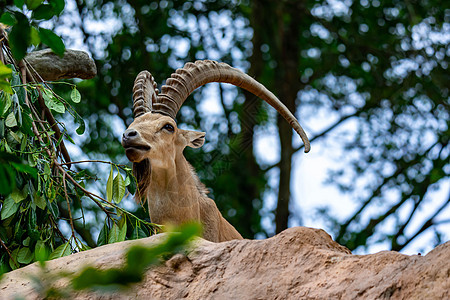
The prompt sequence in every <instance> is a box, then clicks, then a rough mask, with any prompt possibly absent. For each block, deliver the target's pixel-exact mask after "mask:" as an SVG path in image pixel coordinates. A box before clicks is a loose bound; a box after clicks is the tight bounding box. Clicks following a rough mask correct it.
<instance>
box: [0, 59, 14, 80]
mask: <svg viewBox="0 0 450 300" xmlns="http://www.w3.org/2000/svg"><path fill="white" fill-rule="evenodd" d="M11 76H12V70H11V68H10V67H8V66H6V65H4V64H3V63H2V62H0V78H2V79H4V78H11Z"/></svg>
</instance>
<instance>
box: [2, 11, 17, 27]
mask: <svg viewBox="0 0 450 300" xmlns="http://www.w3.org/2000/svg"><path fill="white" fill-rule="evenodd" d="M0 23H3V24H5V25H8V26H13V25H14V24H16V18H14V16H13V15H12V14H11V13H9V12H4V13H3V14H2V16H1V17H0Z"/></svg>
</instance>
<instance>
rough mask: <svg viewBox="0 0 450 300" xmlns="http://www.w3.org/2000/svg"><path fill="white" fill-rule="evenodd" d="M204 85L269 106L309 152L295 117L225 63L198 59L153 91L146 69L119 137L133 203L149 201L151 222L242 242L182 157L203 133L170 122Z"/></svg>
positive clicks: (200, 142) (200, 140)
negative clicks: (237, 90)
mask: <svg viewBox="0 0 450 300" xmlns="http://www.w3.org/2000/svg"><path fill="white" fill-rule="evenodd" d="M209 82H225V83H231V84H233V85H235V86H238V87H241V88H244V89H246V90H248V91H249V92H251V93H253V94H255V95H256V96H258V97H260V98H262V99H263V100H265V101H266V102H267V103H269V104H270V105H271V106H272V107H274V108H275V109H276V110H277V111H278V112H279V113H280V114H281V115H282V116H283V117H284V118H285V119H286V120H287V121H288V122H289V124H290V125H291V126H292V127H293V128H294V130H295V131H296V132H297V133H298V134H299V135H300V137H301V138H302V140H303V143H304V144H305V152H308V151H309V148H310V146H309V141H308V138H307V136H306V134H305V132H304V131H303V129H302V127H301V126H300V124H299V123H298V121H297V119H296V118H295V117H294V116H293V115H292V113H291V112H290V111H289V110H288V109H287V108H286V106H285V105H284V104H283V103H282V102H281V101H280V100H278V98H277V97H275V95H274V94H272V93H271V92H270V91H269V90H267V89H266V88H265V87H264V86H263V85H262V84H260V83H259V82H257V81H256V80H254V79H253V78H252V77H250V76H248V75H247V74H245V73H243V72H241V71H239V70H238V69H235V68H232V67H230V66H229V65H227V64H225V63H218V62H215V61H207V60H205V61H197V62H195V63H187V64H186V65H185V66H184V67H183V68H181V69H178V70H176V72H175V73H174V74H172V76H171V77H170V78H169V79H168V80H167V81H166V84H165V85H164V86H163V87H162V88H161V93H158V90H157V88H156V87H157V85H156V83H155V81H154V78H153V77H152V75H151V74H150V73H149V72H148V71H142V72H141V73H139V75H138V76H137V77H136V80H135V82H134V87H133V113H134V117H135V120H134V121H133V122H132V123H131V124H130V126H129V127H128V129H127V130H126V131H125V132H124V134H123V137H122V145H123V147H124V148H125V151H126V155H127V157H128V159H129V160H130V161H131V162H133V171H134V174H135V176H136V179H137V181H138V191H137V192H136V195H135V197H136V199H137V200H138V201H140V200H141V199H142V198H144V201H145V200H147V201H148V208H149V212H150V218H151V220H152V222H154V223H158V224H167V223H171V224H182V223H185V222H188V221H198V222H200V223H201V224H202V225H203V230H204V231H203V237H204V238H205V239H207V240H209V241H212V242H222V241H228V240H232V239H242V236H241V235H240V234H239V232H238V231H237V230H236V229H235V228H234V227H233V226H232V225H231V224H230V223H228V222H227V221H226V220H225V219H224V218H223V217H222V215H221V213H220V212H219V210H218V208H217V206H216V204H215V202H214V201H213V200H212V199H210V198H208V196H207V194H208V191H207V189H206V187H205V186H204V185H203V184H202V183H201V182H200V180H199V178H198V177H197V175H196V173H195V171H194V169H193V167H192V166H191V165H190V164H189V163H188V162H187V161H186V158H185V157H184V156H183V150H184V148H185V147H186V146H189V147H193V148H198V147H201V146H202V145H203V143H204V141H205V133H204V132H197V131H190V130H183V129H180V128H178V127H177V124H176V122H175V118H176V115H177V112H178V111H179V110H180V107H181V105H182V104H183V103H184V101H185V100H186V98H187V97H188V96H189V95H190V94H191V93H192V92H193V91H194V90H195V89H196V88H198V87H200V86H203V85H205V84H206V83H209Z"/></svg>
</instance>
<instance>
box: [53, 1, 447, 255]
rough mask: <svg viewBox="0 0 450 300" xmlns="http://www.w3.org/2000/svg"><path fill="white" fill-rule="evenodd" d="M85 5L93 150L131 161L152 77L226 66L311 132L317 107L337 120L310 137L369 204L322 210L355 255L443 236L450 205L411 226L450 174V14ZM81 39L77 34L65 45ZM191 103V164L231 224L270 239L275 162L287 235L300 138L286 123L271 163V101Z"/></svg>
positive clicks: (350, 7) (386, 8)
mask: <svg viewBox="0 0 450 300" xmlns="http://www.w3.org/2000/svg"><path fill="white" fill-rule="evenodd" d="M75 4H76V7H75V5H74V7H73V8H74V9H73V10H68V12H67V14H66V16H65V17H64V16H63V17H62V18H60V19H59V21H60V23H61V25H62V24H64V26H66V27H67V26H70V25H68V24H72V26H73V28H74V29H76V28H78V29H79V32H80V33H82V36H83V40H84V44H85V45H86V46H87V47H88V48H89V51H90V52H91V53H92V54H93V56H94V57H95V58H96V59H97V64H98V70H99V76H98V78H97V79H96V81H91V82H83V83H82V84H81V86H80V89H81V90H82V91H83V94H84V99H87V101H86V102H85V103H83V105H82V106H80V113H81V114H82V115H84V116H85V119H87V121H88V123H89V125H90V126H88V127H89V130H90V137H89V138H87V139H86V141H85V145H84V148H83V149H84V150H85V151H86V152H88V153H92V154H95V153H96V154H97V155H102V154H104V153H107V154H108V155H110V157H111V159H114V160H117V161H120V162H124V161H123V160H124V155H123V152H122V150H121V147H120V144H119V136H120V134H121V132H117V126H116V125H117V120H118V119H119V120H121V122H122V123H123V124H124V125H126V124H128V123H129V122H130V121H131V118H132V116H131V109H130V104H131V101H130V95H131V87H132V83H133V80H134V78H135V76H136V74H137V73H138V72H139V71H141V70H142V69H149V70H150V71H151V72H152V73H153V75H154V76H155V78H156V79H157V81H158V82H160V83H161V80H163V79H164V78H167V77H168V76H169V75H170V73H171V72H172V71H173V70H174V69H175V68H177V67H181V66H182V65H183V63H184V62H186V61H192V60H196V59H205V58H208V59H216V60H220V61H224V62H227V63H229V64H232V65H234V66H236V67H240V68H242V69H244V70H246V71H247V72H248V73H249V74H251V75H252V76H254V77H255V78H256V79H257V80H259V81H260V82H262V83H263V84H264V85H266V86H267V87H268V88H269V89H270V90H272V91H273V92H274V93H275V94H276V95H277V96H278V97H279V98H280V99H281V100H282V101H284V102H285V104H286V105H287V106H288V107H289V108H290V109H291V111H293V112H297V115H298V116H299V117H300V121H301V123H302V124H303V125H305V124H307V123H309V124H314V122H315V121H317V118H316V117H315V115H316V114H317V112H319V111H326V113H327V114H328V115H329V116H330V117H329V120H327V122H328V123H327V126H326V127H325V128H324V129H323V130H322V131H314V130H311V133H310V137H311V140H312V141H317V140H319V139H320V138H327V137H328V138H329V139H328V140H329V141H330V142H329V143H330V144H332V145H333V147H335V148H336V153H342V155H341V156H339V157H336V159H339V160H340V161H342V162H345V164H343V165H342V168H340V169H337V170H333V171H332V172H330V180H329V183H330V184H333V185H336V186H338V187H340V188H341V189H342V190H343V191H346V192H349V193H351V195H353V196H354V198H355V201H356V202H357V203H358V205H359V207H358V209H357V210H356V211H355V212H352V213H351V214H350V216H349V217H348V219H347V220H341V219H338V218H337V217H336V216H335V215H334V214H333V212H330V211H329V210H328V209H327V208H320V209H319V211H318V212H319V216H320V217H324V218H327V219H328V220H329V221H330V224H332V225H331V227H330V228H329V230H331V231H332V232H333V233H334V234H335V237H336V239H337V240H338V241H339V242H340V243H342V244H344V245H346V246H348V247H349V248H350V249H355V248H357V247H359V246H365V245H367V244H368V243H374V242H380V241H390V243H391V245H392V246H391V248H392V249H394V250H401V249H402V248H404V247H405V246H406V245H408V244H409V243H410V242H411V241H412V240H413V239H414V238H416V237H417V236H418V235H419V234H421V233H422V232H424V231H426V230H434V231H435V232H436V237H437V240H436V243H439V242H440V240H439V238H440V236H441V234H442V232H441V231H440V229H439V228H440V227H439V226H438V225H439V224H440V223H442V222H448V220H444V219H443V218H442V212H443V211H444V209H448V202H449V199H448V198H447V199H446V201H444V202H442V203H441V204H438V206H437V207H435V208H434V212H433V213H432V214H431V215H430V216H429V217H427V218H426V219H423V220H422V221H419V222H423V225H422V226H419V227H417V226H413V225H412V224H411V222H412V220H415V219H416V218H417V217H416V216H417V215H418V212H419V211H420V210H421V208H422V207H424V206H425V205H427V203H429V201H430V200H429V198H430V197H431V196H430V193H431V192H432V191H433V190H436V189H439V188H440V187H441V188H444V189H445V188H446V186H445V183H446V182H447V183H448V177H449V164H448V160H449V159H448V155H449V152H450V151H449V146H448V140H449V136H450V134H449V126H448V123H449V115H448V111H449V96H448V87H447V83H448V79H449V78H448V77H449V76H448V71H447V68H448V54H449V48H448V41H449V20H448V18H449V9H448V8H446V7H444V6H445V5H442V3H441V2H440V1H433V0H430V1H415V2H407V1H399V0H387V1H379V0H373V1H369V0H360V1H348V0H345V1H331V0H330V1H293V0H292V1H282V2H279V1H269V0H265V1H264V0H258V1H251V2H248V1H242V2H236V1H231V2H229V1H159V2H148V1H131V0H130V1H125V0H117V1H102V2H92V1H82V0H77V1H75ZM71 20H72V21H71ZM73 20H81V21H73ZM61 33H62V34H63V35H64V31H62V30H61ZM73 37H74V35H73V31H71V33H70V35H69V36H67V38H66V40H70V39H71V38H72V39H73ZM250 41H251V43H250ZM192 98H193V99H191V100H188V101H187V102H186V105H185V107H183V109H182V110H181V113H180V115H179V122H180V123H182V124H185V126H189V127H195V128H201V129H202V130H205V131H207V133H208V138H207V140H208V143H207V144H206V145H205V146H204V147H203V148H202V149H201V150H199V151H195V152H194V151H190V152H188V153H187V156H188V158H189V160H190V161H191V162H192V163H193V164H194V167H196V169H197V170H198V171H199V175H200V177H201V178H202V180H203V182H205V183H206V184H207V186H208V187H210V188H212V195H213V197H214V198H215V200H216V202H217V203H218V205H219V208H220V209H221V210H222V211H223V212H224V215H225V217H226V218H227V219H228V220H230V221H231V223H232V224H234V225H235V226H236V227H237V229H238V230H239V231H240V232H241V233H242V234H243V235H244V236H245V237H253V236H255V235H257V236H267V235H270V234H272V233H273V232H272V231H271V230H270V229H269V232H266V230H267V228H262V227H261V213H262V212H261V208H262V206H263V197H264V193H265V191H266V190H268V188H269V186H268V181H267V176H268V174H269V173H268V170H272V169H274V168H276V169H278V170H279V174H280V176H279V182H278V188H276V191H277V192H278V201H277V208H276V209H275V210H274V215H275V223H276V232H279V231H281V230H283V229H284V228H286V227H287V226H288V221H289V216H290V215H291V213H290V211H289V203H290V202H291V198H292V197H291V185H292V184H295V183H293V182H292V178H291V173H292V170H291V166H292V158H293V156H294V155H295V154H296V152H297V151H298V150H300V149H301V148H302V147H299V146H298V139H297V138H296V137H293V136H292V130H291V129H290V128H289V127H288V126H287V125H286V124H285V122H283V121H282V120H281V121H280V120H279V121H278V122H277V125H278V134H279V138H280V161H279V162H278V163H277V164H275V165H273V166H270V165H267V164H264V163H261V160H260V159H258V157H256V154H255V148H254V147H255V141H256V140H257V136H256V135H255V130H260V129H259V128H260V127H261V126H264V125H265V124H268V123H271V122H273V120H274V117H273V116H274V114H273V113H272V112H271V111H270V110H267V109H266V106H265V105H262V104H261V101H259V100H257V99H254V98H255V97H254V96H252V95H249V94H247V93H244V92H242V91H237V90H236V89H234V88H232V87H229V86H226V85H213V86H211V87H206V88H202V89H200V90H199V91H197V92H196V93H195V94H194V96H193V97H192ZM214 101H217V102H214ZM212 102H214V103H215V104H217V103H218V104H219V107H220V111H215V110H214V109H211V108H210V106H209V103H212ZM300 110H301V113H299V112H300ZM113 120H115V121H113ZM333 121H334V122H333ZM349 124H352V125H353V126H348V125H349ZM260 125H261V126H260ZM124 127H125V126H124ZM315 127H317V126H315ZM323 127H324V126H321V128H323ZM349 127H351V129H348V128H349ZM336 137H339V140H338V141H337V142H331V140H335V139H336ZM313 147H314V143H313ZM313 149H314V148H313ZM339 149H342V150H344V151H345V152H341V151H339ZM313 151H314V150H313ZM298 200H299V202H300V203H301V199H298ZM400 212H403V213H402V214H400ZM405 216H406V217H405ZM416 222H417V220H416ZM386 224H389V226H386ZM369 238H371V239H370V240H369Z"/></svg>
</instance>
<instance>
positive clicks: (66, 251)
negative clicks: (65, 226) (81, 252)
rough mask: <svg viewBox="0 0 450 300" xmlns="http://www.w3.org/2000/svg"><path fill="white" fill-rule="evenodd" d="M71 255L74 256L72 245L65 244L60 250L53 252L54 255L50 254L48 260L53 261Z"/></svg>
mask: <svg viewBox="0 0 450 300" xmlns="http://www.w3.org/2000/svg"><path fill="white" fill-rule="evenodd" d="M70 254H72V250H71V248H70V243H69V242H67V243H65V244H62V245H61V246H59V247H58V248H56V249H55V251H53V252H52V254H50V256H49V258H48V259H49V260H51V259H55V258H60V257H63V256H67V255H70Z"/></svg>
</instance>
